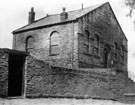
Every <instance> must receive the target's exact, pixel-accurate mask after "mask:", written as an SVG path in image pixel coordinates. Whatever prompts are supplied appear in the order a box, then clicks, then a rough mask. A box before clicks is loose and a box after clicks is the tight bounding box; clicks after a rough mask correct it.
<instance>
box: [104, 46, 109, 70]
mask: <svg viewBox="0 0 135 105" xmlns="http://www.w3.org/2000/svg"><path fill="white" fill-rule="evenodd" d="M107 67H108V49H107V48H104V68H107Z"/></svg>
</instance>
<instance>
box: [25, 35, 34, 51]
mask: <svg viewBox="0 0 135 105" xmlns="http://www.w3.org/2000/svg"><path fill="white" fill-rule="evenodd" d="M32 49H33V37H32V36H28V37H27V38H26V52H31V50H32Z"/></svg>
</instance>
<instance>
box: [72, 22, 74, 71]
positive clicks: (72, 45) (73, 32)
mask: <svg viewBox="0 0 135 105" xmlns="http://www.w3.org/2000/svg"><path fill="white" fill-rule="evenodd" d="M72 35H73V38H72V69H73V67H74V22H73V21H72Z"/></svg>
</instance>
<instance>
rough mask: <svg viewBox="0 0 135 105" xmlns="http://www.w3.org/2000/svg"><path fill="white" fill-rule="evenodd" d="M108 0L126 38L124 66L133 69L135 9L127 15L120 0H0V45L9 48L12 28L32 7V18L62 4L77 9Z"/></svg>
mask: <svg viewBox="0 0 135 105" xmlns="http://www.w3.org/2000/svg"><path fill="white" fill-rule="evenodd" d="M107 1H109V2H110V4H111V7H112V9H113V11H114V13H115V15H116V17H117V19H118V21H119V23H120V25H121V27H122V29H123V31H124V33H125V35H126V37H127V39H128V70H129V71H132V72H134V73H135V70H134V68H135V47H134V46H135V27H134V23H133V21H135V15H134V14H135V11H134V13H133V17H132V18H131V17H127V16H126V14H128V12H129V8H128V7H126V6H125V4H124V0H0V48H12V31H13V30H15V29H18V28H20V27H22V26H24V25H26V24H27V23H28V12H29V11H30V8H31V7H34V9H35V12H36V19H40V18H42V17H44V16H46V14H56V13H60V12H61V11H62V8H63V7H66V11H71V10H76V9H81V7H82V3H83V7H84V8H85V7H89V6H92V5H97V4H100V3H104V2H107Z"/></svg>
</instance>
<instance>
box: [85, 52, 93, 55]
mask: <svg viewBox="0 0 135 105" xmlns="http://www.w3.org/2000/svg"><path fill="white" fill-rule="evenodd" d="M83 54H84V55H87V56H93V54H90V53H86V52H84V53H83Z"/></svg>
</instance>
